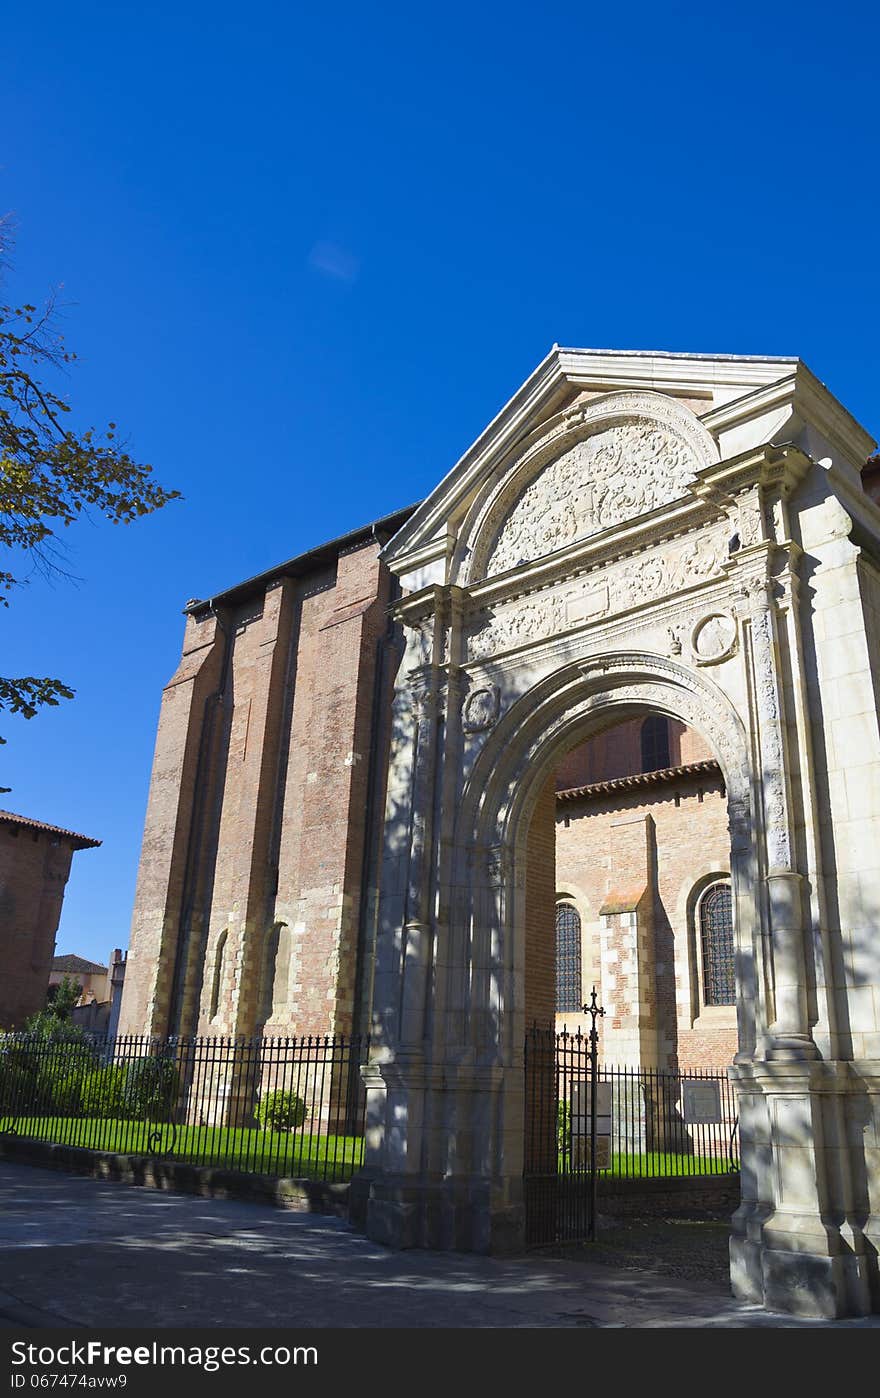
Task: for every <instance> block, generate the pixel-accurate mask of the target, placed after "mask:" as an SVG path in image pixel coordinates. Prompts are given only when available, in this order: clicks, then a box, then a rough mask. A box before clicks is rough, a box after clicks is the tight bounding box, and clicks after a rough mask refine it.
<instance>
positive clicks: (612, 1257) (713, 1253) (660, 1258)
mask: <svg viewBox="0 0 880 1398" xmlns="http://www.w3.org/2000/svg"><path fill="white" fill-rule="evenodd" d="M597 1231H598V1237H597V1239H596V1241H595V1243H577V1244H572V1245H571V1246H569V1247H564V1248H554V1249H542V1252H543V1254H544V1255H545V1256H549V1257H559V1258H571V1259H572V1260H573V1261H578V1262H600V1263H604V1264H605V1265H607V1266H609V1267H619V1268H622V1269H624V1270H626V1271H638V1272H654V1273H656V1274H657V1276H660V1277H678V1278H679V1279H680V1280H683V1281H691V1282H700V1283H702V1284H703V1285H704V1286H705V1287H706V1288H707V1289H712V1290H717V1291H719V1292H724V1293H726V1294H727V1295H729V1294H730V1272H729V1262H728V1241H729V1238H730V1221H729V1219H728V1218H726V1217H723V1218H722V1217H718V1218H708V1219H706V1218H700V1219H683V1218H609V1217H606V1216H603V1217H601V1218H600V1219H599V1227H598V1230H597Z"/></svg>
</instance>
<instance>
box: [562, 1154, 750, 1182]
mask: <svg viewBox="0 0 880 1398" xmlns="http://www.w3.org/2000/svg"><path fill="white" fill-rule="evenodd" d="M736 1165H737V1167H738V1165H739V1162H738V1161H737V1162H736ZM731 1168H732V1167H731V1161H730V1157H729V1156H725V1155H689V1154H687V1153H684V1152H682V1153H678V1152H675V1151H647V1152H645V1154H643V1155H637V1154H631V1155H628V1154H623V1153H621V1154H617V1153H615V1154H613V1155H612V1156H611V1163H610V1165H606V1166H604V1167H603V1166H601V1165H600V1166H599V1177H600V1179H608V1178H614V1179H652V1178H666V1179H669V1178H670V1177H680V1176H682V1175H726V1174H728V1173H729V1172H730V1170H731ZM588 1169H589V1166H588V1165H584V1166H583V1167H581V1168H573V1167H572V1164H571V1161H570V1160H569V1159H567V1158H565V1157H564V1156H560V1157H559V1173H560V1174H562V1175H568V1174H580V1173H581V1171H582V1170H583V1171H586V1170H588Z"/></svg>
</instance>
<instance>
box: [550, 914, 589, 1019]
mask: <svg viewBox="0 0 880 1398" xmlns="http://www.w3.org/2000/svg"><path fill="white" fill-rule="evenodd" d="M582 1007H583V995H582V993H581V920H580V917H579V916H578V912H577V909H576V908H573V907H572V906H571V904H570V903H557V905H556V1013H557V1014H571V1013H572V1012H574V1013H576V1012H577V1011H578V1010H580V1009H581V1008H582Z"/></svg>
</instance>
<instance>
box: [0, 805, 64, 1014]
mask: <svg viewBox="0 0 880 1398" xmlns="http://www.w3.org/2000/svg"><path fill="white" fill-rule="evenodd" d="M72 857H73V847H72V845H71V844H70V843H69V841H66V840H64V839H63V838H61V837H59V836H57V835H53V834H50V833H49V832H47V831H43V830H31V829H28V828H27V827H26V826H22V827H21V828H19V829H16V828H14V827H11V826H0V964H2V966H3V975H2V977H0V1029H20V1028H22V1026H23V1024H24V1021H25V1020H26V1019H27V1018H28V1016H29V1015H32V1014H35V1013H36V1012H37V1011H38V1010H41V1009H42V1008H43V1006H44V1004H45V1003H46V990H47V988H48V985H49V973H50V971H51V969H52V958H53V956H54V955H55V933H56V931H57V929H58V922H59V919H60V917H61V905H62V903H63V901H64V888H65V885H66V883H67V879H68V875H69V874H70V863H71V859H72Z"/></svg>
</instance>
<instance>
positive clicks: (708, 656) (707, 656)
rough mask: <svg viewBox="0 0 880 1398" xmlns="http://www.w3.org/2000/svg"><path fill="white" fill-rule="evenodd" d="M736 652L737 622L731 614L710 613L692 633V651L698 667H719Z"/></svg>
mask: <svg viewBox="0 0 880 1398" xmlns="http://www.w3.org/2000/svg"><path fill="white" fill-rule="evenodd" d="M735 650H736V621H735V620H734V618H733V617H732V616H731V615H730V613H729V612H710V613H709V615H708V616H704V617H701V618H700V620H699V621H698V622H697V624H696V626H695V627H694V629H693V632H692V633H691V651H692V652H693V657H694V660H695V661H696V663H697V664H698V665H718V664H720V662H721V661H722V660H727V659H728V658H729V657H730V656H731V655H733V653H734V651H735Z"/></svg>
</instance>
